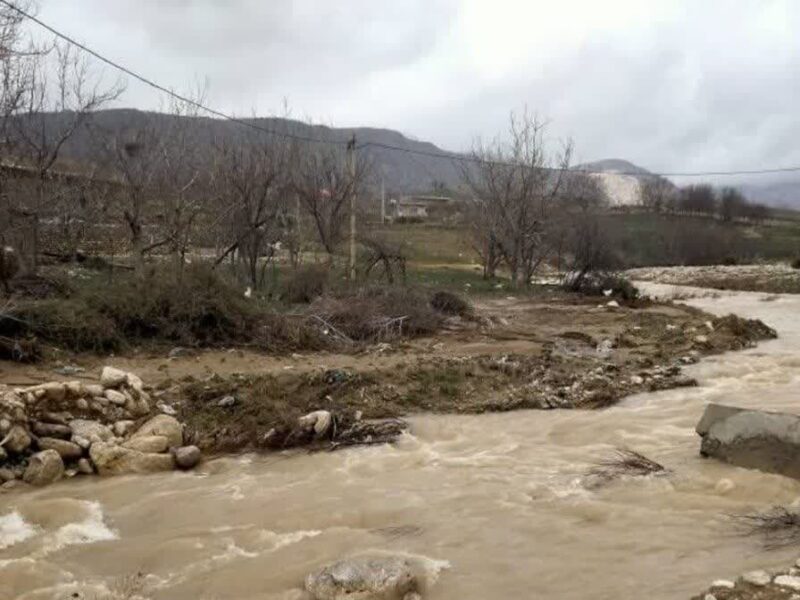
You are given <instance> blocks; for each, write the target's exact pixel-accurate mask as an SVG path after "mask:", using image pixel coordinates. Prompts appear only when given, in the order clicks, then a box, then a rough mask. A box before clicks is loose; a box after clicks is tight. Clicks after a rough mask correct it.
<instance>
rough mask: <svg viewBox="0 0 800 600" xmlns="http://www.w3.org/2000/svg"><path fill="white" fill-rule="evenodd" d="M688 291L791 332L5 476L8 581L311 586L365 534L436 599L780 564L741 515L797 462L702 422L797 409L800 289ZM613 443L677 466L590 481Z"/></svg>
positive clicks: (667, 581) (18, 590) (2, 554)
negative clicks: (274, 431) (349, 440)
mask: <svg viewBox="0 0 800 600" xmlns="http://www.w3.org/2000/svg"><path fill="white" fill-rule="evenodd" d="M648 289H649V290H651V291H657V292H659V293H669V292H670V289H671V288H665V287H663V286H661V287H659V286H654V285H651V286H649V287H648ZM689 302H690V303H692V304H694V305H695V306H698V307H700V308H703V309H706V310H708V311H710V312H712V313H716V314H727V313H729V312H735V313H737V314H739V315H741V316H747V317H758V318H761V319H763V320H764V321H765V322H766V323H767V324H769V325H771V326H772V327H774V328H776V329H777V331H778V333H779V335H780V338H779V339H777V340H774V341H769V342H765V343H761V344H760V345H759V346H758V347H757V348H755V349H752V350H747V351H743V352H735V353H728V354H723V355H719V356H714V357H709V358H706V359H704V360H703V361H701V362H700V363H699V364H697V365H694V366H692V367H690V368H688V369H686V372H687V374H689V375H691V376H694V377H696V378H697V379H698V380H699V381H700V387H697V388H688V389H687V388H684V389H678V390H672V391H666V392H659V393H651V394H641V395H638V396H633V397H630V398H628V399H626V400H625V401H624V402H623V403H622V404H620V405H619V406H616V407H614V408H611V409H608V410H604V411H598V412H588V411H550V412H544V411H523V412H514V413H506V414H491V415H480V416H430V415H422V416H419V417H416V418H413V419H411V422H412V434H410V435H407V436H405V437H404V438H403V439H402V440H401V441H400V442H399V443H397V444H396V445H394V446H382V447H370V448H363V449H353V450H348V451H341V452H336V453H331V454H316V455H307V454H291V455H290V454H287V455H267V456H257V455H246V456H239V457H234V458H224V459H219V460H215V461H211V462H209V463H206V464H205V465H204V466H203V467H202V468H201V469H200V470H198V471H195V472H191V473H170V474H165V475H154V476H147V477H141V476H138V477H137V476H131V477H117V478H111V479H100V478H85V479H81V480H80V481H75V480H73V481H68V482H62V483H59V484H56V485H52V486H50V487H47V488H45V489H41V490H35V491H33V492H25V493H16V492H14V493H11V494H5V495H3V496H0V598H2V599H6V598H9V599H11V598H23V599H26V600H30V599H34V598H36V599H39V598H42V599H44V598H47V599H50V598H58V599H62V598H63V599H67V598H71V597H72V594H74V593H77V594H79V595H78V596H75V597H82V598H87V599H93V598H98V599H100V598H114V597H119V598H125V597H129V596H130V595H131V594H130V589H131V588H136V589H138V590H139V593H140V595H141V596H142V597H144V598H153V599H164V600H166V599H169V600H200V599H215V600H227V599H231V600H232V599H236V600H246V599H253V600H255V599H263V600H266V599H276V600H277V599H287V600H288V599H299V598H302V597H303V596H302V595H301V593H300V591H299V587H300V585H301V584H302V580H303V577H304V576H305V575H306V574H307V573H308V572H310V571H312V570H313V569H314V568H316V567H317V566H319V565H321V564H323V563H326V562H330V561H333V560H336V559H338V558H341V557H344V556H347V555H349V554H354V553H357V552H361V551H366V550H386V551H391V552H400V553H407V554H409V555H415V556H418V557H424V559H423V558H421V559H420V560H423V562H424V564H425V565H426V568H427V571H428V575H429V582H430V583H433V582H434V580H435V579H437V578H438V581H436V582H435V585H432V586H431V587H430V589H429V590H428V591H427V592H426V594H425V597H426V598H431V599H459V600H468V599H474V600H478V599H480V600H486V599H490V598H559V599H576V600H577V599H581V600H583V599H585V598H593V599H609V600H610V599H614V600H619V599H625V598H631V599H633V598H649V599H670V600H672V599H676V598H688V597H689V596H691V595H692V594H695V593H697V592H699V591H700V590H701V589H704V588H705V587H707V586H708V585H709V583H710V582H711V581H712V580H713V579H718V578H721V577H728V578H733V577H735V576H737V575H738V574H740V573H742V572H744V571H747V570H750V569H753V568H762V567H765V568H769V567H772V566H779V565H780V566H783V565H785V564H786V562H787V560H789V559H792V560H793V559H795V558H797V556H796V555H797V554H798V551H797V550H792V549H785V550H773V551H770V552H767V551H765V550H764V549H763V547H762V546H761V544H760V540H758V539H755V538H747V537H742V536H740V535H736V534H735V533H734V528H733V525H732V523H731V522H730V519H729V517H728V516H727V515H730V514H733V513H739V512H747V511H752V510H759V509H764V508H767V507H769V506H770V505H772V504H791V503H793V502H795V501H797V500H798V498H800V482H795V481H792V480H789V479H786V478H783V477H780V476H776V475H767V474H763V473H759V472H756V471H748V470H744V469H739V468H736V467H731V466H727V465H723V464H719V463H717V462H714V461H710V460H704V459H702V458H700V457H699V456H698V448H699V439H698V437H697V436H696V434H695V433H694V425H695V424H696V422H697V420H698V418H699V417H700V415H701V413H702V411H703V408H704V406H705V404H706V403H707V402H725V403H730V404H735V405H739V406H746V407H758V408H765V409H775V410H786V411H790V412H800V318H799V316H800V297H798V296H794V297H793V296H780V297H771V298H769V299H767V298H766V296H765V295H764V294H754V293H730V294H728V293H724V292H722V293H720V295H718V296H715V297H708V296H706V297H700V298H695V299H692V300H689ZM618 446H627V447H630V448H632V449H635V450H637V451H639V452H642V453H644V454H646V455H647V456H649V457H651V458H653V459H654V460H657V461H659V462H661V463H663V464H664V465H665V466H667V467H668V468H669V469H671V471H672V472H671V474H670V475H669V476H666V477H650V478H644V479H629V480H622V481H618V482H615V483H613V484H611V485H608V486H605V487H601V488H598V489H586V487H585V486H584V485H582V479H581V477H582V475H583V474H584V473H585V472H586V470H587V469H589V468H590V467H591V466H592V465H593V464H594V463H595V462H596V461H598V460H602V459H603V458H606V457H608V456H609V454H610V453H611V452H612V451H613V449H614V448H615V447H618ZM139 572H141V573H142V574H143V576H142V577H141V578H138V579H137V578H136V577H135V575H136V573H139ZM126 593H128V594H129V596H125V595H124V594H126ZM114 594H116V595H114Z"/></svg>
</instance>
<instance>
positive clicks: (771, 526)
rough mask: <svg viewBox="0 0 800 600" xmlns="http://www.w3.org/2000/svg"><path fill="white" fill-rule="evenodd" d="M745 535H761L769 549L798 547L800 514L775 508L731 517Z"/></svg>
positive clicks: (792, 510)
mask: <svg viewBox="0 0 800 600" xmlns="http://www.w3.org/2000/svg"><path fill="white" fill-rule="evenodd" d="M731 518H732V519H733V520H734V522H735V523H736V524H737V525H738V527H739V528H740V529H741V533H742V534H743V535H748V536H750V535H760V536H761V537H762V538H763V540H764V546H765V547H766V548H767V549H775V548H783V547H786V546H796V545H797V544H798V542H800V512H798V511H797V510H796V509H791V510H790V509H788V508H786V507H783V506H773V507H772V508H770V509H769V510H767V511H765V512H760V513H750V514H744V515H731Z"/></svg>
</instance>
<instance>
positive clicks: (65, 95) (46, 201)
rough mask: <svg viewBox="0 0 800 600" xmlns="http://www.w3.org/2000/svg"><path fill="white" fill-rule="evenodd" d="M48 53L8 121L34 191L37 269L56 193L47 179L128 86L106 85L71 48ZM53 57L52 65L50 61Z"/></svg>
mask: <svg viewBox="0 0 800 600" xmlns="http://www.w3.org/2000/svg"><path fill="white" fill-rule="evenodd" d="M53 48H54V49H53V51H52V52H49V53H34V54H32V55H30V56H29V57H28V61H29V64H28V67H27V69H28V70H27V74H26V87H25V90H24V92H23V93H22V96H21V98H20V99H19V101H18V103H17V106H16V108H15V110H13V111H12V113H11V114H10V115H9V117H8V119H7V133H8V135H9V137H10V138H11V141H12V143H13V153H14V155H15V158H16V159H18V160H20V161H22V163H23V164H24V165H25V167H26V168H30V169H31V170H32V171H33V173H34V175H35V180H36V192H35V196H34V198H33V201H32V203H31V205H30V206H29V207H28V208H27V210H28V211H29V212H30V214H31V215H32V217H33V218H34V219H35V222H36V229H35V233H34V235H35V237H34V240H33V255H32V257H31V258H32V262H33V268H35V266H36V264H37V255H38V252H39V240H38V232H39V227H38V224H39V221H40V220H41V218H42V215H43V214H44V213H45V212H47V211H48V210H52V208H53V207H52V201H53V194H54V193H55V192H54V188H55V187H56V186H52V185H49V184H48V179H49V178H50V175H51V173H52V171H53V169H54V167H55V165H56V163H57V161H58V160H59V158H60V157H61V153H62V150H63V148H64V145H65V144H66V143H67V141H68V140H69V139H70V138H71V137H72V136H73V135H74V134H75V132H76V131H77V130H78V129H79V128H80V127H82V126H83V125H85V124H86V123H87V121H88V120H89V119H90V118H91V115H92V113H93V111H95V110H97V109H99V108H101V107H102V106H103V105H105V104H107V103H109V102H111V101H113V100H114V99H116V98H118V97H119V95H120V94H121V93H122V92H123V90H124V85H123V84H122V83H121V82H120V81H117V82H116V83H114V84H111V85H110V86H103V84H102V81H101V79H99V78H98V77H95V76H94V75H93V73H92V71H91V68H90V65H89V63H88V61H87V60H86V59H85V58H83V57H81V56H80V55H79V54H78V53H77V51H76V50H74V49H73V48H72V46H70V45H68V44H59V43H55V44H54V46H53ZM51 57H52V58H53V60H50V59H51Z"/></svg>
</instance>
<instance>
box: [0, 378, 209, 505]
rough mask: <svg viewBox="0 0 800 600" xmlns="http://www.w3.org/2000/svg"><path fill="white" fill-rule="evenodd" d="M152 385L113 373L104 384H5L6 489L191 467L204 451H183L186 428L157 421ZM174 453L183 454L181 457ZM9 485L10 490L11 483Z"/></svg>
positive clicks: (2, 460) (1, 444)
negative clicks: (153, 413)
mask: <svg viewBox="0 0 800 600" xmlns="http://www.w3.org/2000/svg"><path fill="white" fill-rule="evenodd" d="M151 410H152V409H151V406H150V397H149V395H148V392H147V391H146V390H145V385H144V382H143V381H142V380H141V378H139V377H138V376H137V375H135V374H133V373H126V372H125V371H122V370H120V369H115V368H113V367H105V368H104V369H103V371H102V374H101V377H100V383H99V384H86V383H83V382H80V381H69V382H58V381H53V382H47V383H42V384H39V385H35V386H32V387H27V388H16V389H12V388H8V387H7V386H2V385H0V484H2V485H3V486H4V489H8V488H9V487H11V484H16V483H17V480H18V479H24V481H26V482H28V483H32V484H34V485H45V484H47V483H51V482H52V481H55V480H57V479H60V478H62V477H64V476H67V477H72V476H74V475H77V474H79V473H80V474H85V475H90V474H93V473H99V474H101V475H114V474H120V473H152V472H156V471H165V470H170V469H175V468H176V467H177V466H178V464H180V468H183V469H189V468H192V467H193V466H194V465H196V464H197V463H198V462H200V459H201V456H200V454H199V452H200V451H199V450H198V449H197V448H193V447H188V448H184V447H183V425H182V424H181V423H180V422H179V421H178V420H177V419H175V418H174V417H172V416H168V415H163V414H161V415H156V416H153V417H152V418H150V419H147V420H145V421H144V423H143V424H141V425H140V426H139V424H140V423H141V421H142V419H141V417H145V416H150V415H151ZM171 449H179V450H181V451H182V452H181V453H180V461H178V456H179V455H178V454H175V455H173V453H171V452H170V450H171ZM6 484H8V485H6Z"/></svg>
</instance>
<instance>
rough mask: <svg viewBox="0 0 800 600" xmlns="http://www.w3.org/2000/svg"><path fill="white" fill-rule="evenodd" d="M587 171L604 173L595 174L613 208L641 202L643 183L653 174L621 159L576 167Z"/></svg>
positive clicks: (611, 159) (599, 161)
mask: <svg viewBox="0 0 800 600" xmlns="http://www.w3.org/2000/svg"><path fill="white" fill-rule="evenodd" d="M575 168H576V169H585V170H587V171H602V172H601V173H593V175H592V176H593V177H596V178H598V179H599V180H600V181H601V182H602V183H603V187H604V188H605V190H606V194H608V198H609V201H610V203H611V205H612V206H634V205H637V204H640V202H641V197H642V194H641V181H642V179H643V178H645V177H648V176H651V175H652V174H651V173H650V171H648V170H647V169H643V168H642V167H639V166H637V165H635V164H633V163H632V162H628V161H627V160H622V159H621V158H607V159H604V160H596V161H594V162H590V163H584V164H582V165H578V166H577V167H575Z"/></svg>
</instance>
